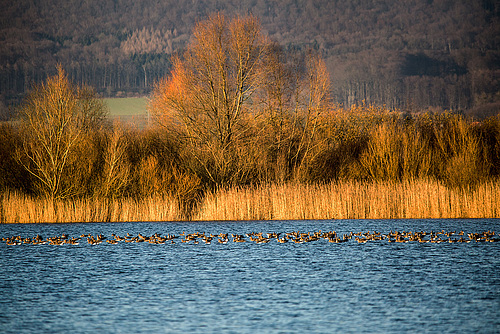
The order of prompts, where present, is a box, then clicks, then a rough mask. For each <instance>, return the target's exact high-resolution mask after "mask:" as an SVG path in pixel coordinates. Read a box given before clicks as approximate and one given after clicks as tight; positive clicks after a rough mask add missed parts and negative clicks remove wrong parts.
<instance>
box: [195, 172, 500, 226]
mask: <svg viewBox="0 0 500 334" xmlns="http://www.w3.org/2000/svg"><path fill="white" fill-rule="evenodd" d="M499 194H500V183H499V182H498V181H490V182H485V183H483V184H481V185H479V186H477V187H476V188H474V189H471V190H463V189H459V188H448V187H446V186H445V185H443V184H442V183H440V182H438V181H433V180H411V181H403V182H393V181H383V182H382V181H380V182H373V183H367V182H356V181H345V182H341V183H330V184H324V185H304V184H293V185H292V184H282V185H268V186H259V187H252V188H232V189H225V190H220V191H218V192H216V193H212V194H209V195H208V196H207V197H206V198H205V199H204V200H203V202H202V203H201V204H200V207H199V212H198V214H197V215H196V216H195V219H196V220H254V219H280V220H285V219H397V218H498V217H500V195H499Z"/></svg>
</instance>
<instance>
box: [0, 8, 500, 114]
mask: <svg viewBox="0 0 500 334" xmlns="http://www.w3.org/2000/svg"><path fill="white" fill-rule="evenodd" d="M1 7H2V8H1V10H0V109H1V113H0V117H1V118H3V119H5V118H8V117H9V116H10V115H9V109H8V108H7V107H8V106H9V105H11V104H17V103H18V102H19V101H21V99H22V98H23V97H24V96H25V94H26V93H27V91H28V90H29V89H30V87H31V86H32V84H33V83H40V82H43V80H45V79H46V78H47V77H48V76H51V75H54V74H55V73H56V64H57V63H60V64H62V66H63V68H64V69H65V71H66V72H67V74H68V77H69V79H70V80H71V81H72V82H74V83H75V84H78V85H89V86H92V87H94V88H95V89H96V90H97V92H98V93H99V94H101V95H102V96H109V97H120V96H138V95H139V96H141V95H147V94H149V93H150V92H151V89H152V87H153V85H152V84H153V83H154V82H156V81H158V80H159V79H160V78H163V77H165V76H166V75H168V73H169V72H170V69H171V56H172V55H173V54H176V53H182V51H183V50H184V49H185V47H186V45H187V43H188V41H189V40H190V38H191V31H192V29H193V27H194V26H195V24H196V23H197V22H199V21H200V20H202V19H204V18H206V17H207V15H208V14H210V13H213V12H217V11H221V12H223V13H225V14H226V15H229V16H232V15H234V14H247V13H251V14H252V15H254V16H256V17H257V18H259V20H260V22H261V24H262V27H263V32H264V33H265V34H266V35H267V36H269V37H270V38H271V39H272V40H275V41H276V42H278V43H279V44H280V45H282V46H283V47H284V48H285V49H288V50H296V51H299V52H300V51H304V52H305V51H306V50H310V49H314V50H315V51H316V52H318V53H319V55H320V56H321V57H322V59H324V61H325V63H326V66H327V69H328V71H329V73H330V77H331V78H332V86H331V95H332V97H333V99H334V101H335V102H337V103H339V104H342V105H344V106H345V107H347V108H349V107H351V106H353V105H355V104H360V103H361V102H362V101H365V102H366V103H367V104H375V105H386V106H387V107H388V108H400V109H411V110H422V109H429V108H439V109H449V110H454V111H462V112H466V113H469V114H472V115H475V116H479V117H486V116H490V115H492V114H495V113H497V112H498V110H499V107H500V47H499V46H500V22H499V18H500V3H499V2H498V1H495V0H482V1H469V0H458V1H457V0H435V1H432V0H430V1H410V0H406V1H396V0H392V1H386V2H384V3H380V2H378V1H373V0H361V1H332V0H314V1H309V0H285V1H279V2H275V1H269V0H248V1H239V0H238V1H232V0H228V1H199V0H193V1H171V0H167V1H153V0H144V1H132V0H101V1H92V0H90V1H73V0H65V1H62V0H45V1H33V0H18V1H2V4H1Z"/></svg>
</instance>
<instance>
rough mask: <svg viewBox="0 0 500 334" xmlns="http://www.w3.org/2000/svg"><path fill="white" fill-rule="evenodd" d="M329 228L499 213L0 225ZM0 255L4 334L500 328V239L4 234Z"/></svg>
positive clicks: (118, 230)
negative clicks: (18, 241)
mask: <svg viewBox="0 0 500 334" xmlns="http://www.w3.org/2000/svg"><path fill="white" fill-rule="evenodd" d="M319 230H321V231H336V232H337V233H338V234H339V235H340V236H341V235H342V234H343V233H349V232H367V231H372V232H373V231H379V232H382V233H388V232H390V231H395V230H398V231H441V230H445V231H457V232H458V231H460V230H463V231H465V232H466V233H467V232H473V233H475V232H483V231H488V230H492V231H495V232H497V235H496V238H498V232H500V220H498V219H478V220H460V219H459V220H322V221H262V222H185V223H179V222H175V223H168V222H166V223H92V224H13V225H0V237H11V236H14V235H21V236H22V237H30V238H32V237H34V236H36V235H37V234H40V235H42V236H43V237H44V238H47V237H49V236H61V235H62V234H68V235H69V236H70V237H77V236H80V235H81V234H92V235H94V236H97V235H98V234H103V235H104V236H106V237H108V238H111V234H112V233H114V234H117V235H120V236H124V235H126V234H127V233H130V234H131V235H134V236H135V235H138V234H139V233H140V234H142V235H145V236H151V235H153V234H154V233H159V234H161V235H167V234H175V235H179V234H181V233H182V232H186V233H195V232H204V233H206V234H207V235H208V234H211V233H212V234H219V233H229V235H231V233H234V234H245V233H251V232H264V233H271V232H280V233H286V232H293V231H300V232H317V231H319ZM230 240H232V239H231V238H230ZM247 240H248V238H247ZM214 241H215V239H214ZM0 254H1V257H0V269H1V270H0V296H1V298H0V332H2V333H170V332H172V333H215V332H218V333H219V332H222V333H344V332H353V333H363V332H367V333H374V332H380V333H401V332H433V333H445V332H453V333H456V332H460V333H464V332H469V333H470V332H481V333H495V332H496V333H499V332H500V242H472V243H448V242H446V243H419V242H409V243H389V242H386V241H369V242H367V243H362V244H361V243H358V242H357V241H355V240H354V239H351V240H349V241H348V242H344V243H338V244H337V243H331V242H328V241H326V240H323V239H321V240H318V241H314V242H308V243H301V244H298V243H293V242H288V243H283V244H281V243H277V242H276V240H273V241H272V242H269V243H264V244H257V243H255V242H250V241H248V242H242V243H235V242H232V241H230V242H228V243H227V244H220V243H218V242H212V243H211V244H205V243H203V242H200V243H199V244H194V243H193V242H189V243H182V242H180V238H179V239H177V240H176V242H175V244H171V243H169V242H167V243H166V244H161V245H153V244H149V243H146V242H142V243H135V242H131V243H126V242H119V243H118V244H116V245H113V244H108V243H106V242H103V243H101V244H98V245H90V244H88V243H87V241H86V239H82V240H81V241H80V243H79V244H78V245H61V246H54V245H48V244H46V245H30V244H22V245H18V246H10V245H7V244H6V243H5V242H2V243H1V244H0Z"/></svg>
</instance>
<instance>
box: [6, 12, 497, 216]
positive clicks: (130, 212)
mask: <svg viewBox="0 0 500 334" xmlns="http://www.w3.org/2000/svg"><path fill="white" fill-rule="evenodd" d="M57 70H58V71H57V72H58V73H57V75H55V76H53V77H49V78H48V79H47V80H46V82H45V83H43V84H40V85H34V86H33V88H32V90H31V91H30V93H29V94H28V95H27V96H26V98H25V99H24V101H23V103H22V104H21V105H20V106H19V109H18V110H17V117H16V118H15V119H13V120H12V121H11V122H4V123H0V143H1V145H0V162H1V163H0V196H1V201H2V202H1V207H0V221H1V222H107V221H117V222H118V221H178V220H199V221H204V220H263V219H265V220H267V219H292V220H293V219H340V218H370V219H375V218H497V217H500V213H499V211H498V210H499V208H500V200H499V196H500V195H499V194H500V113H497V114H496V115H495V116H492V117H490V118H488V119H485V120H481V121H477V120H474V119H471V118H465V117H464V116H463V114H461V113H457V112H453V111H441V110H437V111H431V110H419V109H416V108H415V109H407V110H397V109H389V108H387V107H386V106H377V105H372V104H367V103H365V102H363V103H362V104H360V105H352V106H350V107H349V108H347V107H345V106H343V105H339V104H337V103H334V102H333V101H332V100H331V97H330V95H331V86H330V78H329V75H328V70H327V67H326V64H325V62H324V61H323V60H322V59H321V57H320V54H319V53H317V52H315V51H314V50H310V51H309V52H303V53H300V52H297V51H294V50H287V49H286V48H285V47H283V46H280V45H279V44H277V43H275V42H273V41H271V40H269V39H268V38H267V37H266V36H265V34H263V33H262V28H261V27H260V24H259V20H258V19H257V18H256V17H253V16H251V15H250V16H236V17H233V18H227V17H225V16H224V15H223V14H221V13H216V14H213V15H210V17H209V18H208V19H207V20H205V21H200V22H199V23H198V24H197V25H196V27H195V28H194V30H193V39H192V41H191V42H190V43H189V44H188V46H187V48H186V49H185V50H184V53H183V54H182V55H181V54H179V55H178V57H176V58H175V59H173V62H172V70H171V72H170V74H169V75H168V76H167V77H165V78H163V79H162V80H160V81H158V82H156V83H154V87H153V92H152V94H151V95H150V96H149V97H148V99H147V112H148V115H149V116H150V117H151V121H152V122H151V124H148V125H147V126H144V127H143V128H139V127H138V124H135V125H136V126H135V127H128V128H127V127H125V126H124V125H123V124H120V123H113V124H111V122H110V119H109V113H108V110H107V108H106V104H105V103H104V101H103V100H101V99H99V98H98V97H97V95H96V93H95V90H94V89H93V88H92V87H87V86H78V85H75V84H73V83H72V82H70V80H69V78H68V76H67V74H66V72H65V70H64V69H63V68H62V65H59V66H58V67H57Z"/></svg>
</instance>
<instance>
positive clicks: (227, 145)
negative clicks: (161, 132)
mask: <svg viewBox="0 0 500 334" xmlns="http://www.w3.org/2000/svg"><path fill="white" fill-rule="evenodd" d="M290 56H291V55H290V54H288V53H286V52H284V51H283V49H282V48H281V47H280V46H279V45H277V44H276V43H273V42H271V41H270V40H269V39H268V38H266V36H264V34H263V33H262V32H261V26H260V23H259V21H258V19H257V18H255V17H253V16H251V15H249V16H244V17H241V16H236V17H234V18H233V19H231V20H228V19H227V18H226V17H225V16H224V15H222V14H214V15H211V16H210V17H209V18H208V19H207V20H205V21H202V22H200V23H198V24H197V25H196V27H195V29H194V31H193V38H192V41H191V43H190V44H189V45H188V47H187V50H186V52H185V53H184V54H183V56H182V57H176V58H174V60H173V69H172V72H171V74H170V75H169V76H168V77H166V78H164V79H163V80H161V81H160V82H158V83H157V84H156V85H155V87H154V90H153V93H152V96H151V98H150V104H149V109H150V112H151V113H152V114H153V115H155V116H156V119H157V120H159V122H160V123H161V124H163V125H164V126H166V127H168V128H169V129H170V130H172V131H176V132H177V133H178V134H179V138H183V139H185V142H188V143H189V145H190V146H191V149H190V153H193V154H194V156H195V158H196V160H197V161H198V162H200V163H201V165H202V166H203V167H204V170H205V172H206V174H207V175H208V177H209V179H210V180H211V181H213V182H215V183H217V184H221V183H227V182H228V181H230V179H231V178H233V179H234V177H235V175H243V174H245V173H244V172H243V169H249V168H250V169H251V168H255V166H256V165H258V164H259V163H258V162H255V160H258V159H263V158H264V159H265V157H263V156H262V155H259V154H258V152H257V151H258V149H256V147H255V146H256V143H258V142H259V140H258V138H257V137H258V136H260V137H263V136H267V137H269V140H267V143H266V145H270V146H273V148H272V149H273V150H277V151H288V152H287V153H286V154H284V155H283V154H282V156H285V160H286V159H288V160H289V161H287V162H286V163H285V164H286V165H289V166H292V167H291V168H292V169H295V170H299V169H301V166H303V165H304V162H305V161H306V158H307V157H308V156H309V155H310V152H311V148H312V147H311V143H312V138H313V137H314V134H315V131H316V127H317V121H318V119H319V118H318V115H319V113H320V111H321V110H323V109H324V107H325V101H327V96H328V94H329V76H328V71H327V70H326V67H325V65H324V62H323V61H322V60H321V59H320V58H319V57H318V56H316V55H312V54H309V55H307V56H306V57H305V59H304V57H303V56H297V54H295V55H293V57H290ZM259 120H262V122H261V121H259ZM272 124H277V125H276V126H275V125H272ZM269 125H271V126H269ZM276 127H277V128H278V129H277V128H276ZM268 131H274V133H275V134H276V135H271V136H269V135H268V134H265V132H268ZM286 136H288V137H287V138H288V139H287V140H284V139H283V138H284V137H286ZM269 141H270V143H269ZM261 142H262V141H261ZM281 142H286V143H287V144H286V145H285V144H283V145H282V144H281ZM297 142H298V144H296V143H297ZM252 145H253V147H250V146H252ZM292 146H293V148H294V149H295V151H294V152H293V153H292V152H291V150H292ZM252 155H253V156H252ZM252 159H253V161H254V162H255V163H254V162H252V161H251V160H252ZM273 159H274V160H276V159H275V158H274V157H271V160H273ZM290 160H293V161H292V162H290ZM275 162H276V161H269V163H270V164H274V163H275ZM252 166H253V167H252ZM284 174H288V175H289V174H290V173H284ZM240 181H241V180H238V182H240ZM231 182H232V181H231Z"/></svg>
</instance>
